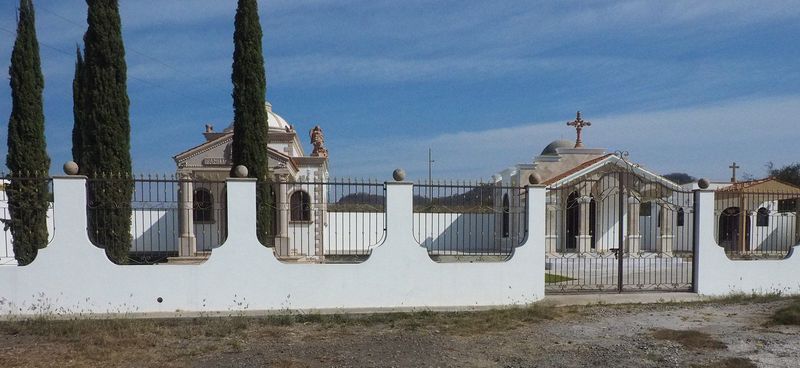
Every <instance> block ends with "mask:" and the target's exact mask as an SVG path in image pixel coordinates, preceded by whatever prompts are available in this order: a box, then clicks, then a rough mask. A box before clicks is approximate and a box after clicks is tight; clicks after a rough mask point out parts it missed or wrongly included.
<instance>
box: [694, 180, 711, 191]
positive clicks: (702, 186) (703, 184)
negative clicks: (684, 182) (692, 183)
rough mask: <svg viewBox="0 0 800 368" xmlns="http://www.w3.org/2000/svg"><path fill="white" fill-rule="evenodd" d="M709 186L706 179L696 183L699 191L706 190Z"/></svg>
mask: <svg viewBox="0 0 800 368" xmlns="http://www.w3.org/2000/svg"><path fill="white" fill-rule="evenodd" d="M709 185H710V183H709V182H708V179H706V178H702V179H700V180H698V181H697V186H698V187H700V189H708V186H709Z"/></svg>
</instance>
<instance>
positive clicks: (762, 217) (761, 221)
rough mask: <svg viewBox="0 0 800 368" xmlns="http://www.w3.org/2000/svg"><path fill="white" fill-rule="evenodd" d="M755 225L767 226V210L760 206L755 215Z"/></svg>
mask: <svg viewBox="0 0 800 368" xmlns="http://www.w3.org/2000/svg"><path fill="white" fill-rule="evenodd" d="M756 226H762V227H763V226H769V210H768V209H766V208H764V207H761V208H759V209H758V214H757V215H756Z"/></svg>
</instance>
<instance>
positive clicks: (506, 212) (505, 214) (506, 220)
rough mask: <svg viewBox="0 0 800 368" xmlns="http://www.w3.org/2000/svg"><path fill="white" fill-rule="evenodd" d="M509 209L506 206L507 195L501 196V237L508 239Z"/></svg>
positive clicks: (507, 205)
mask: <svg viewBox="0 0 800 368" xmlns="http://www.w3.org/2000/svg"><path fill="white" fill-rule="evenodd" d="M510 222H511V207H510V206H509V204H508V193H506V194H503V237H504V238H508V235H509V234H510V233H511V229H510V228H511V224H510Z"/></svg>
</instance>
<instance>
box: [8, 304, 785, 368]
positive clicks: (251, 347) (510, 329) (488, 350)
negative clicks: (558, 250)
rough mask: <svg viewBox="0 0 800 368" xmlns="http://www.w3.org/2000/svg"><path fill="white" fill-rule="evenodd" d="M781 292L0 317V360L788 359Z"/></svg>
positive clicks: (431, 363)
mask: <svg viewBox="0 0 800 368" xmlns="http://www.w3.org/2000/svg"><path fill="white" fill-rule="evenodd" d="M791 303H798V301H797V300H793V299H792V300H790V299H770V300H735V301H730V300H728V301H717V302H704V303H688V304H651V305H614V306H611V305H599V306H598V305H595V306H586V307H561V308H556V307H546V306H534V307H530V308H520V309H512V310H501V311H486V312H473V313H431V312H423V313H413V314H384V315H371V316H356V317H353V316H319V315H307V316H281V317H275V316H273V317H261V318H258V317H226V318H204V319H182V320H132V319H128V320H113V321H86V320H83V321H46V320H32V321H17V322H0V366H2V367H65V366H73V367H84V366H95V367H112V366H114V367H115V366H119V367H143V366H159V367H607V366H608V367H612V366H613V367H798V366H800V327H799V326H786V325H775V324H772V323H771V322H770V317H771V316H772V314H773V313H774V312H775V311H776V310H778V309H780V308H783V307H785V306H787V305H789V304H791Z"/></svg>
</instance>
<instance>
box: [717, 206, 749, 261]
mask: <svg viewBox="0 0 800 368" xmlns="http://www.w3.org/2000/svg"><path fill="white" fill-rule="evenodd" d="M741 217H742V211H741V210H740V209H739V207H728V208H726V209H725V210H724V211H722V213H721V214H720V216H719V229H718V235H717V236H718V240H719V245H720V246H721V247H723V248H725V250H727V251H733V252H735V251H737V250H739V246H738V245H739V243H741V240H740V239H741V238H740V234H739V232H740V230H739V224H740V221H741ZM744 217H745V219H746V224H745V234H744V237H745V239H746V240H745V244H746V247H745V250H749V248H750V216H744Z"/></svg>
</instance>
